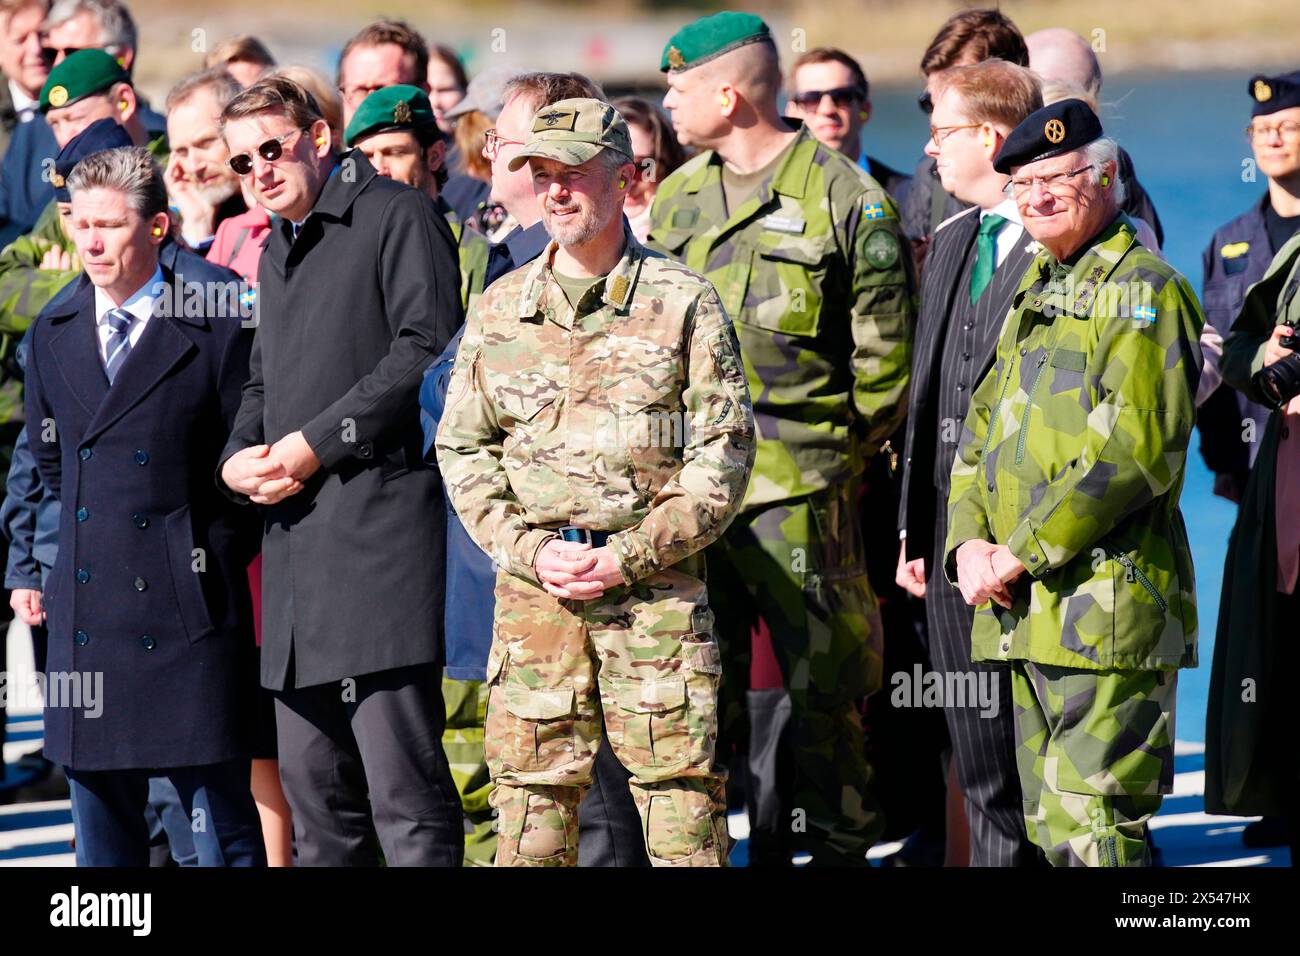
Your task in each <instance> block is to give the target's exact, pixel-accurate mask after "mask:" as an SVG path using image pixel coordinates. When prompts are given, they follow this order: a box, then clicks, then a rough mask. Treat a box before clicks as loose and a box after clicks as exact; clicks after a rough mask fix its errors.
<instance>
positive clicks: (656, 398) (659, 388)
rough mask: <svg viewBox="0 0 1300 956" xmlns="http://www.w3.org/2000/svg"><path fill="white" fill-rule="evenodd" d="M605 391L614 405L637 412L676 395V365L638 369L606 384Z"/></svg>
mask: <svg viewBox="0 0 1300 956" xmlns="http://www.w3.org/2000/svg"><path fill="white" fill-rule="evenodd" d="M605 392H606V394H607V395H608V396H609V400H610V402H611V403H612V404H613V405H615V406H617V407H618V408H621V409H622V410H623V411H625V412H628V413H631V414H635V413H636V412H639V411H641V409H643V408H648V407H649V406H651V405H654V404H657V403H660V402H663V401H664V400H665V399H667V398H669V397H675V396H676V393H677V375H676V366H675V365H663V366H659V367H656V368H644V369H638V370H637V371H635V372H633V373H632V374H631V375H627V376H624V377H623V378H621V379H618V380H617V381H614V382H612V383H610V384H609V385H606V386H605Z"/></svg>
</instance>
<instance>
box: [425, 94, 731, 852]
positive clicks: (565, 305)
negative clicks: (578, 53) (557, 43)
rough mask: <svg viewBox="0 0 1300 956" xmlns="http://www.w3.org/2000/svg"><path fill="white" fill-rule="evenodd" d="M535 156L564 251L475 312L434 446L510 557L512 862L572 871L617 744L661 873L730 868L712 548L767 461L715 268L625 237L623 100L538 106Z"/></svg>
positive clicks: (450, 480)
mask: <svg viewBox="0 0 1300 956" xmlns="http://www.w3.org/2000/svg"><path fill="white" fill-rule="evenodd" d="M524 163H529V164H530V166H531V168H532V175H533V184H534V190H535V192H536V193H537V196H538V201H539V203H540V204H541V207H542V209H543V215H544V220H543V221H544V222H545V223H546V227H547V231H548V232H549V233H550V234H551V236H552V241H551V242H550V244H549V245H548V247H547V249H546V251H545V252H544V253H543V254H542V256H541V257H540V258H539V259H537V260H536V261H535V262H534V263H533V264H532V265H531V266H529V267H527V268H526V269H520V270H517V271H515V272H512V273H510V274H509V275H507V276H505V277H503V278H501V279H499V280H497V282H495V283H493V285H492V287H491V288H490V289H489V290H488V291H487V292H486V293H485V294H484V296H483V297H482V299H480V300H479V303H478V306H477V308H476V309H475V310H474V311H473V312H472V313H471V315H470V318H469V326H468V328H467V330H466V333H465V339H464V341H463V343H462V345H461V349H460V352H459V354H458V356H457V359H456V365H455V369H454V371H453V373H452V380H451V384H450V386H449V388H448V392H447V401H446V409H445V411H444V412H443V416H442V421H441V423H440V425H439V428H438V433H437V438H436V448H437V454H438V464H439V467H440V468H441V470H442V474H443V478H444V480H445V482H446V485H447V488H448V490H449V493H450V496H451V500H452V503H453V504H454V506H455V508H456V511H457V513H458V514H459V516H460V518H461V520H462V521H463V522H464V524H465V527H466V529H467V530H468V531H469V533H470V534H471V536H473V537H474V539H475V540H476V541H477V542H478V544H479V546H480V547H482V548H483V550H484V551H485V552H487V553H488V554H490V555H492V556H493V558H494V559H495V561H496V563H497V566H498V570H497V582H496V595H495V596H496V616H495V620H494V629H495V634H494V640H493V643H492V652H491V655H490V657H489V661H488V669H487V675H488V684H489V686H490V688H491V690H490V698H489V703H488V714H487V757H488V766H489V768H490V770H491V773H492V779H493V782H494V783H495V784H496V788H495V789H494V791H493V793H492V804H493V806H495V807H496V808H497V810H498V812H499V816H498V844H497V858H496V863H497V865H498V866H555V865H573V864H575V863H576V862H577V855H578V853H577V850H578V847H577V834H578V820H577V808H578V803H579V800H580V798H581V796H582V793H583V791H584V790H585V789H586V787H587V786H588V785H589V784H590V782H591V768H592V762H593V759H594V757H595V753H596V749H597V748H598V747H599V746H600V744H601V738H602V736H604V737H607V738H608V742H609V744H610V746H612V747H613V748H614V752H615V754H616V755H617V756H618V758H619V760H620V761H621V762H622V763H623V764H624V766H626V767H627V769H628V770H629V771H631V773H632V777H631V780H630V786H631V788H632V793H633V796H634V798H635V800H636V805H637V809H638V811H639V812H640V815H641V820H642V828H643V832H644V834H645V839H646V848H647V851H648V853H649V856H650V858H651V861H652V862H653V863H654V864H655V865H665V866H667V865H676V866H683V865H684V866H717V865H722V864H724V863H725V862H726V855H727V848H728V846H727V832H726V821H725V816H724V797H723V778H722V776H721V775H719V774H718V773H716V772H715V771H714V748H715V743H716V739H717V716H716V705H717V688H718V675H719V672H720V666H719V660H718V650H717V644H716V642H715V640H714V638H713V612H712V610H711V609H710V607H709V601H708V595H707V593H706V591H705V585H704V581H703V562H702V560H701V557H700V555H699V554H698V553H697V552H698V551H699V550H700V549H701V548H703V547H704V546H706V545H708V544H709V543H710V542H712V541H713V540H715V539H716V538H717V536H718V535H719V534H721V533H722V531H723V529H725V528H726V526H727V524H728V523H729V522H730V521H731V519H732V518H733V517H734V516H735V514H736V510H737V506H738V504H739V502H740V498H741V496H742V494H743V493H744V489H745V485H746V482H747V481H748V479H749V472H750V468H751V467H752V464H753V457H754V445H753V434H754V422H753V413H752V411H751V408H750V403H749V393H748V390H747V388H746V385H745V375H744V371H743V369H742V366H741V364H740V358H739V354H738V349H737V346H736V342H735V336H734V334H733V332H732V328H731V323H730V321H729V320H728V318H727V314H726V312H724V311H723V309H722V305H721V303H720V302H719V300H718V296H717V293H716V292H715V291H714V289H713V287H712V286H711V285H710V284H709V283H708V282H707V281H706V280H705V279H703V278H701V277H700V276H698V275H696V274H694V273H692V272H689V271H688V270H686V269H685V268H683V267H682V266H680V265H678V264H676V263H673V262H670V261H668V260H666V259H662V258H659V257H657V256H654V255H653V254H650V253H648V252H647V250H646V249H645V248H644V247H642V246H641V245H640V244H639V243H638V242H637V241H636V239H635V238H634V237H633V235H632V233H631V232H630V231H629V230H628V229H627V228H626V227H625V225H624V221H623V216H622V210H623V200H624V196H625V190H626V188H627V185H628V183H629V182H630V181H631V178H632V174H633V172H634V170H635V166H634V163H633V158H632V146H631V140H630V138H629V136H628V132H627V125H626V123H625V122H624V121H623V119H622V117H621V116H619V114H618V113H617V112H616V111H615V110H614V108H613V107H611V106H610V105H609V104H607V103H603V102H601V101H599V100H594V99H568V100H560V101H558V102H556V103H553V104H551V105H549V106H543V107H542V108H541V109H540V110H539V111H538V112H537V114H536V116H535V117H534V120H533V123H532V131H531V132H530V134H529V136H528V142H527V143H526V144H525V146H524V148H523V149H522V150H520V152H519V153H518V154H517V155H516V156H515V157H514V158H513V159H512V160H511V161H510V164H511V166H512V167H514V168H515V169H518V168H519V167H520V166H521V165H522V164H524ZM575 273H576V275H575Z"/></svg>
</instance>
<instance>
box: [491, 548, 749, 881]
mask: <svg viewBox="0 0 1300 956" xmlns="http://www.w3.org/2000/svg"><path fill="white" fill-rule="evenodd" d="M702 564H703V562H702V560H701V559H699V558H698V557H691V558H688V559H686V560H685V561H683V562H681V563H680V564H678V565H676V566H675V567H674V568H672V569H670V570H667V571H661V572H659V573H657V574H654V575H651V576H650V577H648V578H645V579H643V580H642V581H639V582H638V583H637V584H635V585H632V586H620V587H616V588H611V589H609V590H607V591H606V592H605V594H604V596H603V597H601V598H597V599H595V600H591V601H567V600H559V599H557V598H554V597H552V596H551V595H549V594H547V593H546V592H545V591H544V590H542V589H541V588H540V587H538V586H536V585H534V584H531V583H530V582H528V581H524V580H523V579H521V578H516V577H514V576H512V575H510V574H508V573H506V572H504V571H498V572H497V581H496V616H495V618H494V622H493V640H492V653H491V655H490V656H489V659H488V683H489V685H490V688H491V689H490V695H489V698H488V709H487V734H486V750H487V762H488V768H489V770H490V771H491V774H492V782H493V783H494V784H495V785H496V786H495V788H494V789H493V791H492V797H491V801H492V805H493V806H494V807H496V809H497V814H498V816H497V856H496V865H497V866H576V865H577V862H578V804H579V802H580V801H581V799H582V795H583V794H584V793H585V792H586V789H587V787H589V786H590V785H591V771H592V763H593V761H594V759H595V756H596V750H597V748H599V747H600V746H601V742H602V737H604V738H607V740H608V742H609V745H610V746H612V747H613V748H614V753H615V755H616V756H617V757H618V759H619V761H620V762H622V764H623V766H624V767H626V768H627V769H628V771H629V772H630V773H631V774H632V777H631V780H630V781H629V785H630V787H631V789H632V796H633V799H634V800H635V801H636V806H637V810H638V811H639V812H640V815H641V826H642V834H643V835H644V837H645V841H646V849H647V851H648V852H649V855H650V861H651V863H652V864H654V865H656V866H722V865H725V863H726V855H727V852H728V840H727V831H726V806H725V796H724V778H723V777H722V776H720V775H719V774H717V773H715V771H714V768H713V759H714V749H715V747H716V745H717V693H718V675H719V671H720V667H719V663H718V645H717V642H716V641H715V639H714V637H713V613H712V611H711V610H710V608H709V605H708V599H707V594H706V592H705V587H704V582H703V581H702V580H701V577H702V576H701V575H699V573H698V572H699V570H700V568H701V567H702ZM688 571H693V572H696V573H694V574H692V573H687V572H688Z"/></svg>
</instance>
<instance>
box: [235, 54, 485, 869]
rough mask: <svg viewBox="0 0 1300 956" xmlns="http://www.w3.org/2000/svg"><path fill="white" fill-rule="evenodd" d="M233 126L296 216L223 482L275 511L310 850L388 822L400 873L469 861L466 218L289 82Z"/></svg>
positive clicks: (348, 848) (264, 291) (277, 203)
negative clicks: (454, 749) (462, 483)
mask: <svg viewBox="0 0 1300 956" xmlns="http://www.w3.org/2000/svg"><path fill="white" fill-rule="evenodd" d="M222 136H223V137H224V138H225V140H226V145H227V146H228V147H229V148H230V153H231V156H232V158H233V162H232V168H234V169H236V170H239V169H244V170H246V172H245V173H244V174H243V177H242V179H243V182H244V184H245V186H246V187H247V188H248V189H249V191H250V192H251V194H252V196H253V198H254V199H255V200H256V202H257V203H258V204H259V205H261V206H263V207H264V208H266V209H267V210H269V211H270V212H272V213H275V214H276V215H278V216H279V221H278V222H277V223H276V225H275V227H274V228H273V229H272V231H271V235H270V238H269V239H268V240H267V244H266V247H265V250H264V251H263V253H262V258H261V261H260V269H259V274H258V275H259V282H258V304H259V309H260V312H259V319H260V321H259V325H258V329H257V336H256V338H255V339H254V342H253V360H252V370H253V374H252V378H251V380H250V381H249V383H248V385H247V386H245V389H244V397H243V403H242V405H241V407H240V409H239V415H238V417H237V419H236V422H235V427H234V428H233V430H232V433H231V438H230V442H229V444H227V446H226V449H225V451H224V452H223V453H222V456H221V459H222V464H221V467H220V469H219V478H220V481H221V483H222V484H223V485H224V486H225V487H226V488H227V489H228V490H229V492H230V494H231V496H232V497H233V498H235V500H237V501H240V502H242V503H250V502H251V503H252V504H256V505H260V506H262V507H263V508H264V509H265V517H266V526H265V528H266V530H265V532H264V537H263V547H262V562H263V564H262V582H263V589H262V658H261V660H262V684H263V686H264V687H267V688H268V689H270V690H273V691H276V705H275V706H276V726H277V735H278V747H279V753H280V779H281V781H282V783H283V785H284V794H285V797H286V798H287V799H288V801H289V805H290V807H291V808H292V810H293V821H294V828H295V830H296V832H297V849H298V860H299V862H300V863H302V864H303V865H307V866H312V865H315V866H330V865H332V866H351V865H374V864H375V863H376V862H377V859H376V854H375V852H374V844H373V839H372V826H371V821H372V820H373V832H377V834H378V837H379V842H380V844H381V845H382V847H383V853H384V859H385V860H386V862H387V863H388V865H389V866H410V865H422V866H429V865H445V866H459V865H460V864H461V860H462V858H463V841H464V831H463V826H462V818H461V809H460V801H459V799H458V797H457V794H456V789H455V786H454V784H453V782H452V778H451V773H450V770H449V768H448V765H447V759H446V756H445V755H444V753H443V750H442V747H441V745H440V743H439V740H440V737H441V735H442V729H443V723H444V711H443V701H442V695H441V690H440V675H439V667H438V665H437V664H436V663H435V662H436V661H437V659H438V648H439V645H440V643H441V640H440V636H441V619H442V610H443V608H442V572H441V569H442V567H443V563H444V540H445V532H446V524H445V521H446V505H445V503H444V502H443V499H442V493H441V491H440V486H439V481H438V476H437V474H436V473H435V472H434V471H432V470H431V469H428V468H425V467H423V466H422V464H421V462H420V461H419V454H420V447H421V433H420V424H419V418H418V404H417V401H418V392H419V388H420V381H421V375H422V373H423V372H424V370H425V368H427V367H428V366H429V365H430V364H432V362H433V360H434V358H435V357H436V356H437V355H438V353H439V352H441V351H442V349H443V348H444V347H445V346H446V344H447V342H448V341H449V340H450V339H451V336H452V334H453V333H454V332H455V331H456V330H457V328H458V327H459V326H460V324H461V321H462V318H463V315H462V307H461V301H460V276H459V270H458V268H457V264H456V251H455V243H454V241H453V239H452V235H451V230H450V228H449V227H448V226H447V223H446V221H445V220H444V219H443V218H442V217H441V216H439V215H438V213H437V211H436V210H435V208H434V206H433V203H432V202H431V201H430V200H429V197H428V196H427V195H425V194H424V193H422V192H420V191H418V190H415V189H412V188H411V187H409V186H405V185H402V184H400V183H397V182H395V181H394V180H392V179H389V178H388V177H386V176H380V175H379V174H378V173H377V171H376V170H375V167H374V166H372V165H371V164H370V162H369V160H367V159H366V156H365V154H364V153H362V152H361V151H360V150H356V149H353V150H349V151H348V152H346V153H344V154H342V155H341V156H337V155H335V153H334V151H333V147H332V145H331V139H330V130H329V125H328V124H327V123H326V122H325V120H324V119H323V118H322V117H321V115H320V113H319V110H318V107H317V105H316V102H315V100H314V99H312V98H311V97H310V96H309V94H308V93H307V92H306V90H304V89H303V88H302V87H301V86H299V85H298V84H297V83H295V82H293V81H292V80H290V79H288V78H286V77H283V76H270V77H266V78H264V79H262V80H259V81H258V82H257V83H254V84H253V85H252V86H250V87H249V88H248V89H246V90H244V91H242V92H241V93H240V94H239V95H238V96H236V97H235V98H234V99H233V100H231V101H230V102H229V103H228V104H227V105H226V108H225V110H224V111H223V112H222ZM340 682H341V684H340ZM341 687H342V690H341V689H340V688H341Z"/></svg>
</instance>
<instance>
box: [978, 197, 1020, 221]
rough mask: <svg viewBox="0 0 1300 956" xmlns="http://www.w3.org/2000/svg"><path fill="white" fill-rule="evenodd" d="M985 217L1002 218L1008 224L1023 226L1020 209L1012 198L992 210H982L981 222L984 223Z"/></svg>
mask: <svg viewBox="0 0 1300 956" xmlns="http://www.w3.org/2000/svg"><path fill="white" fill-rule="evenodd" d="M985 216H1001V217H1002V218H1003V219H1005V220H1006V221H1007V222H1014V223H1015V224H1016V225H1017V226H1019V225H1021V222H1020V209H1019V207H1018V206H1016V201H1015V200H1014V199H1012V198H1010V197H1007V198H1006V199H1004V200H1002V202H1000V203H998V204H997V205H996V206H994V207H993V208H992V209H981V210H980V221H981V222H983V221H984V217H985Z"/></svg>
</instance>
